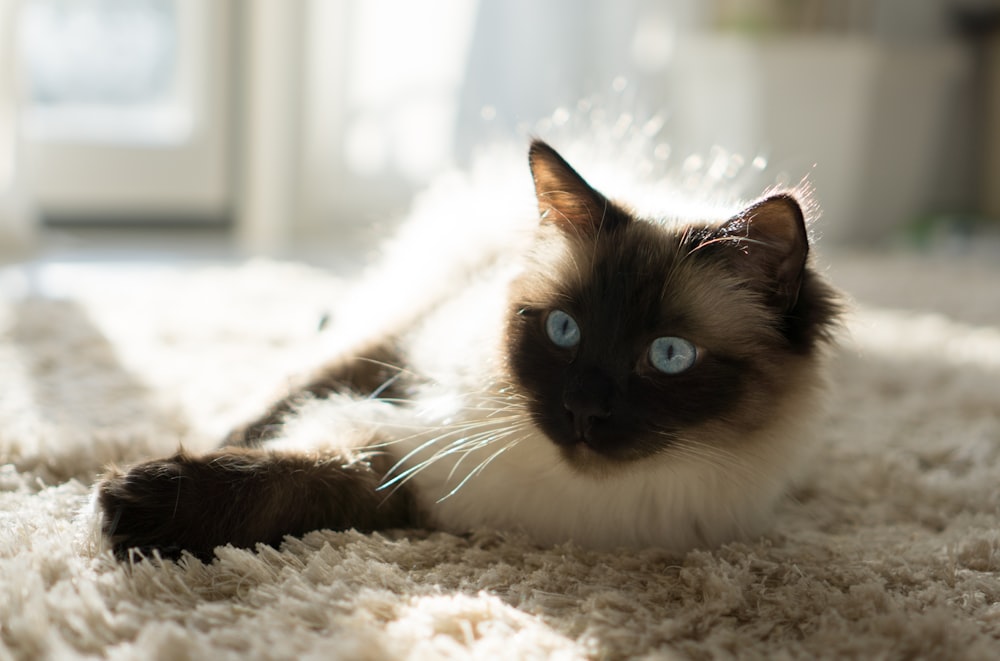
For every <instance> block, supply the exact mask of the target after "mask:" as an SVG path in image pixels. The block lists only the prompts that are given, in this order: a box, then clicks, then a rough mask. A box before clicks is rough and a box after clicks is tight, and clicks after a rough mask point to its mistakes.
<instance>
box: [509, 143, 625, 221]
mask: <svg viewBox="0 0 1000 661" xmlns="http://www.w3.org/2000/svg"><path fill="white" fill-rule="evenodd" d="M528 163H529V164H530V166H531V176H532V177H533V178H534V180H535V196H536V197H537V198H538V212H539V214H540V215H541V219H542V222H544V223H553V224H555V225H556V226H558V227H559V228H560V229H563V230H565V231H569V232H572V233H574V234H577V235H579V234H581V233H583V234H585V235H588V236H596V235H597V234H599V233H600V232H602V231H606V230H610V229H612V228H613V226H614V225H616V224H618V223H620V222H622V214H621V213H620V212H619V211H618V209H617V208H615V207H614V205H612V204H611V202H610V201H609V200H608V199H607V198H606V197H604V196H603V195H602V194H601V193H599V192H598V191H596V190H595V189H593V188H592V187H591V186H590V184H588V183H587V182H586V181H585V180H584V178H583V177H581V176H580V175H579V174H577V172H576V170H574V169H573V168H572V166H570V164H569V163H567V162H566V161H565V160H564V159H563V157H562V156H560V155H559V153H558V152H557V151H556V150H555V149H553V148H552V147H550V146H549V145H548V144H546V143H545V142H542V141H541V140H535V141H533V142H532V143H531V149H530V150H529V151H528Z"/></svg>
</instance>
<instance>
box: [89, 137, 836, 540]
mask: <svg viewBox="0 0 1000 661" xmlns="http://www.w3.org/2000/svg"><path fill="white" fill-rule="evenodd" d="M528 161H529V167H530V172H531V175H532V180H533V183H534V189H535V191H534V192H535V200H534V201H535V203H536V204H537V209H538V213H537V215H535V217H534V219H533V220H531V228H532V231H531V232H530V233H529V234H528V235H527V236H525V237H524V238H519V239H517V240H511V241H507V242H506V243H504V242H497V243H492V244H490V242H489V241H487V242H486V243H487V244H490V246H488V247H486V248H482V247H480V248H482V249H478V248H477V249H476V250H473V249H472V247H470V248H469V250H464V249H463V246H464V244H461V242H459V246H458V251H457V252H456V253H455V254H456V255H459V256H460V258H461V259H462V260H464V262H463V265H462V266H461V268H457V269H455V270H453V271H451V272H450V275H448V276H447V278H444V280H445V281H446V282H445V284H444V287H443V288H442V289H441V290H439V291H437V292H436V293H431V292H429V291H428V292H427V293H426V294H425V295H423V296H422V297H416V299H417V300H414V297H413V296H410V295H407V296H406V297H405V298H408V299H409V304H410V305H409V308H408V311H407V312H405V313H400V314H399V315H397V316H398V317H399V318H398V319H397V320H396V322H395V325H394V326H390V327H389V328H387V329H382V330H380V331H379V332H378V333H374V334H372V335H371V336H369V337H364V335H363V334H361V335H360V336H359V339H358V343H357V344H356V346H355V347H354V348H353V349H350V350H348V351H345V352H343V354H342V355H341V356H339V357H337V358H335V359H333V360H332V361H329V362H327V363H326V364H324V365H322V366H321V367H320V368H319V369H317V370H316V371H315V372H313V373H312V374H310V375H307V376H306V377H305V378H304V380H303V381H302V383H301V384H300V385H298V386H296V387H294V388H293V389H292V390H291V392H289V393H287V394H286V395H285V396H283V397H281V398H279V399H278V400H277V401H276V402H275V403H274V404H273V406H272V407H271V408H270V409H269V410H267V411H266V412H264V414H263V415H261V416H260V417H259V418H258V419H256V420H255V421H253V422H251V423H249V424H247V425H244V426H243V427H240V428H239V429H237V430H235V431H233V432H232V433H231V434H230V435H229V437H228V438H227V440H226V442H225V443H224V445H223V447H221V448H220V449H218V450H216V451H214V452H210V453H208V454H204V455H194V454H189V453H186V452H183V451H180V452H178V453H177V454H175V455H173V456H171V457H167V458H163V459H159V460H155V461H148V462H145V463H140V464H138V465H135V466H133V467H131V468H128V469H126V470H121V469H117V468H112V469H109V472H108V474H107V475H106V476H105V477H104V478H103V479H102V480H101V481H100V482H99V483H98V485H97V489H96V496H97V503H98V507H99V510H100V512H101V513H102V515H103V516H102V519H101V520H102V524H101V525H102V530H103V533H104V535H105V536H106V539H107V540H109V542H110V545H111V547H112V548H113V550H114V552H115V554H116V555H117V556H118V557H120V558H127V557H130V554H131V552H132V550H137V551H139V552H140V553H141V554H142V555H149V554H151V553H153V552H157V553H159V554H160V555H161V556H162V557H168V558H176V557H179V556H180V555H181V554H182V552H184V551H187V552H190V553H192V554H193V555H195V556H196V557H200V558H202V559H210V558H211V557H212V556H213V550H214V549H215V548H216V547H217V546H220V545H225V544H232V545H234V546H237V547H246V548H253V547H254V546H255V545H256V544H258V543H263V544H267V545H272V546H278V545H280V544H281V542H282V540H283V539H284V537H285V536H289V535H291V536H301V535H303V534H305V533H306V532H309V531H312V530H316V529H334V530H345V529H356V530H359V531H365V532H367V531H378V530H386V529H398V528H430V529H437V530H443V531H449V532H454V533H459V534H461V533H466V532H469V531H472V530H474V529H477V528H490V529H495V530H502V531H521V532H523V533H527V535H529V536H530V537H531V538H532V539H533V540H535V541H536V542H537V543H539V544H542V545H552V544H559V543H563V542H573V543H576V544H579V545H582V546H587V547H592V548H598V549H613V548H617V547H644V546H655V547H661V548H664V549H667V550H669V551H671V552H676V553H683V552H686V551H688V550H690V549H692V548H698V547H713V546H716V545H719V544H721V543H724V542H726V541H729V540H733V539H738V538H743V537H746V536H750V535H755V534H759V533H760V532H761V531H763V530H764V529H765V527H766V525H767V523H768V520H769V518H770V514H771V512H772V510H773V507H774V505H775V503H776V501H777V500H778V499H779V497H780V496H781V495H782V494H783V492H784V491H785V489H786V487H787V485H788V481H789V479H790V477H791V476H792V475H793V474H794V470H795V468H796V466H797V465H798V463H799V460H800V458H801V457H802V456H803V451H804V450H805V449H806V448H807V447H808V445H809V443H808V438H809V426H810V423H811V422H812V421H814V420H815V418H816V415H817V410H818V398H819V396H820V393H821V390H822V388H821V385H822V383H823V365H824V357H825V356H826V355H827V354H828V348H829V346H830V345H831V344H832V343H833V340H834V338H835V335H836V333H835V329H836V327H837V325H838V319H839V316H840V312H841V307H840V303H839V296H838V293H837V292H836V290H834V289H833V288H832V286H831V285H829V284H828V283H826V282H825V280H824V279H823V278H822V277H821V276H820V275H819V274H818V273H817V272H816V271H815V269H814V268H813V267H812V266H811V260H810V258H809V257H810V256H809V235H808V230H807V226H806V219H805V214H804V212H803V203H802V202H800V200H799V198H798V197H797V196H796V194H795V192H794V191H771V192H770V193H767V194H765V196H764V197H762V198H760V199H758V200H757V201H755V202H753V203H751V204H749V205H747V206H746V207H745V208H744V209H743V210H742V211H741V212H739V213H737V214H735V215H733V216H731V217H727V218H725V219H723V220H721V221H718V220H716V221H706V222H696V223H678V222H673V221H671V220H670V219H657V218H646V217H640V216H638V215H636V214H635V213H634V212H633V211H631V210H630V209H629V208H628V207H626V206H625V205H624V204H623V203H620V202H616V201H612V200H611V199H609V198H607V197H605V195H604V194H602V193H601V192H599V191H598V190H596V189H595V188H594V187H592V186H591V185H590V184H588V183H587V181H586V180H585V179H584V178H583V177H582V176H581V175H580V174H579V173H578V172H577V171H576V170H574V169H573V167H572V166H571V165H570V164H569V163H568V162H567V161H566V160H565V159H564V158H563V157H562V156H561V155H560V154H559V153H558V152H556V151H555V150H554V149H553V148H552V147H550V146H549V145H548V144H546V143H545V142H542V141H540V140H534V141H533V142H532V144H531V146H530V149H529V155H528ZM465 213H466V214H467V216H468V217H466V218H463V219H461V222H462V223H467V224H470V225H471V224H474V223H475V222H476V215H477V213H476V210H475V209H468V208H467V209H465ZM532 215H534V214H532ZM499 225H500V226H499V227H494V228H493V230H494V231H495V232H496V234H497V236H499V235H501V234H503V233H504V232H505V231H506V229H505V228H504V227H503V224H502V223H499ZM511 232H512V233H516V232H514V231H513V230H511ZM438 266H441V265H440V264H439V265H438ZM447 272H448V271H447V269H445V270H443V271H442V273H447ZM416 276H417V274H415V273H414V274H413V277H416ZM405 280H406V274H405V273H404V274H403V277H402V278H401V279H400V280H397V282H399V286H400V287H405V284H404V281H405ZM391 288H392V287H391V286H390V289H391ZM369 302H370V301H369Z"/></svg>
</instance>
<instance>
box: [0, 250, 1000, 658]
mask: <svg viewBox="0 0 1000 661" xmlns="http://www.w3.org/2000/svg"><path fill="white" fill-rule="evenodd" d="M825 262H826V263H829V264H831V276H832V279H833V280H834V281H835V282H836V283H837V284H839V285H841V286H842V287H844V288H845V289H847V290H848V291H850V292H851V293H852V294H853V295H854V298H855V300H856V306H855V310H854V313H853V314H852V318H851V321H850V322H849V327H848V331H847V333H846V335H847V337H846V339H845V342H844V346H843V348H842V349H841V350H840V351H839V352H838V354H837V357H836V361H835V364H834V366H833V373H832V376H833V383H834V389H833V392H832V393H831V407H830V412H829V413H828V414H827V417H826V423H825V424H824V425H823V428H822V432H821V439H820V441H819V448H818V453H817V457H816V462H815V465H814V467H813V470H812V473H811V475H810V478H809V479H808V480H807V481H806V482H805V483H804V484H803V486H802V487H800V488H798V489H797V490H796V491H795V493H794V494H793V497H792V498H790V499H789V500H788V502H787V503H785V504H783V505H782V507H781V508H780V511H779V512H778V515H777V517H776V520H775V525H774V528H773V530H772V531H771V532H770V534H769V535H768V536H766V537H765V538H762V539H756V540H748V541H746V542H744V543H736V544H730V545H728V546H725V547H723V548H720V549H715V550H706V551H697V552H693V553H690V554H688V555H687V556H685V557H670V556H668V555H666V554H664V553H662V552H660V551H657V550H656V549H649V550H646V551H640V552H619V553H597V552H591V551H588V550H584V549H580V548H575V547H573V546H561V547H558V548H539V547H536V546H534V545H532V544H531V543H530V542H529V541H527V540H525V539H522V538H519V537H516V536H501V535H497V534H493V533H490V532H486V531H483V532H480V533H477V534H475V535H471V536H469V537H455V536H451V535H443V534H428V533H415V534H411V535H392V536H381V535H361V534H356V533H353V532H346V533H334V532H324V531H320V532H315V533H311V534H309V535H307V536H306V537H305V538H304V539H301V540H289V541H288V542H287V543H286V544H285V545H284V546H283V547H282V548H281V549H280V550H274V549H263V550H261V551H260V552H259V553H252V552H248V551H243V550H234V549H226V550H223V551H221V552H220V553H219V556H220V557H219V558H218V559H217V560H215V561H214V562H212V563H211V564H207V565H206V564H202V563H201V562H199V561H197V560H194V559H192V558H187V559H185V560H183V561H181V562H180V563H179V564H165V565H160V564H156V563H149V562H147V563H140V564H137V565H135V566H131V567H130V566H125V565H122V564H119V563H117V562H115V561H114V560H112V558H111V556H110V554H109V553H108V552H107V551H106V550H103V549H102V548H101V546H100V544H99V543H97V542H96V541H95V537H94V536H93V531H92V528H91V523H92V519H90V518H88V517H87V516H80V512H81V511H82V510H86V507H87V503H88V497H89V490H90V487H91V484H92V482H93V480H94V479H95V476H96V475H97V474H98V472H99V471H100V470H101V467H102V466H103V465H104V464H106V463H108V462H113V461H114V462H130V461H135V460H139V459H143V458H148V457H153V456H158V455H162V454H165V453H169V452H171V451H173V450H174V449H175V448H176V446H177V445H178V444H179V443H183V444H184V445H185V446H186V447H189V448H193V449H198V448H203V447H209V446H210V445H211V444H212V443H213V441H214V439H215V438H217V437H219V435H221V433H222V432H223V431H224V430H225V429H226V428H227V427H228V426H229V425H230V424H232V423H233V422H235V421H236V420H239V419H240V418H242V417H243V416H244V415H247V414H248V413H250V412H252V411H253V410H254V409H255V408H256V407H258V406H259V405H260V404H261V403H262V402H263V401H264V400H265V399H266V397H267V396H268V394H269V392H270V389H271V387H272V386H273V385H274V384H275V382H276V381H275V380H276V379H278V378H280V376H279V375H280V374H282V372H283V369H284V366H285V365H286V364H287V363H288V362H294V361H296V360H299V359H301V356H299V355H297V354H298V352H299V347H301V346H303V345H304V344H307V343H308V340H309V339H310V337H311V336H312V335H313V333H314V332H315V326H316V320H317V319H318V317H319V315H320V313H321V312H322V310H324V309H325V308H326V306H327V305H328V303H330V302H331V301H335V300H336V296H337V294H338V292H339V291H340V288H341V284H340V283H339V281H338V280H336V279H335V278H334V277H332V276H330V275H328V274H325V273H323V272H321V271H317V270H313V269H310V268H307V267H304V266H297V265H294V264H284V263H274V262H251V263H248V264H244V265H241V266H231V267H212V268H209V267H201V268H193V267H187V268H179V267H178V268H152V267H133V268H126V267H123V266H117V267H109V266H99V265H92V266H87V265H76V266H68V265H64V266H59V265H48V266H46V267H32V268H8V269H6V270H2V271H0V287H2V289H0V291H2V292H3V298H2V299H0V464H2V468H0V638H2V642H0V659H36V658H74V657H85V656H86V657H91V656H93V657H107V658H112V659H118V658H123V659H124V658H137V657H142V658H152V657H155V658H172V659H196V658H212V659H222V658H244V657H252V658H310V657H324V658H356V659H373V660H374V659H403V658H419V659H424V658H468V657H477V658H546V659H547V658H556V659H576V658H666V659H673V658H717V657H722V658H725V657H740V658H815V657H840V656H853V657H859V658H914V657H926V658H937V659H944V658H949V659H955V658H982V659H995V658H1000V266H996V267H991V266H988V265H986V264H985V263H984V262H977V263H973V264H970V263H962V262H959V261H955V260H946V259H941V258H936V259H935V258H927V257H923V258H918V257H892V258H889V257H862V256H846V257H838V258H830V259H827V260H825ZM39 292H41V293H44V294H46V296H40V295H39Z"/></svg>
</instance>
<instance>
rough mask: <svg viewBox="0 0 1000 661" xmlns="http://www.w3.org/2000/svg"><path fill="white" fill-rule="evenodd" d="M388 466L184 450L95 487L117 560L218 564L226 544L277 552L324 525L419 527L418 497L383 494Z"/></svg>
mask: <svg viewBox="0 0 1000 661" xmlns="http://www.w3.org/2000/svg"><path fill="white" fill-rule="evenodd" d="M389 464H391V460H390V459H389V458H388V457H385V456H381V455H375V456H371V457H368V458H353V459H352V458H351V457H350V456H349V455H344V454H342V455H339V456H336V455H325V456H310V455H306V454H301V453H290V452H276V451H269V450H261V449H246V448H233V449H229V450H226V451H218V452H214V453H211V454H207V455H204V456H191V455H188V454H185V453H184V452H179V453H178V454H176V455H174V456H172V457H169V458H167V459H159V460H156V461H149V462H146V463H142V464H138V465H136V466H133V467H132V468H130V469H128V470H126V471H124V472H122V471H117V470H115V471H112V473H111V474H110V475H108V476H107V477H106V478H105V479H104V480H103V481H102V482H101V483H100V484H99V485H98V490H97V494H98V504H99V507H100V509H101V510H102V513H103V516H104V518H103V522H102V529H103V532H104V534H105V535H106V537H107V538H108V539H109V540H110V542H111V544H112V546H113V548H114V552H115V555H117V556H118V557H119V558H127V557H128V553H129V549H131V548H135V549H138V550H140V551H142V552H143V553H145V554H149V553H150V552H151V551H153V550H158V551H159V552H160V554H161V555H163V556H164V557H173V558H175V557H178V556H179V555H180V552H181V551H182V550H187V551H190V552H191V553H192V554H194V555H196V556H198V557H200V558H203V559H210V558H211V557H212V551H213V549H214V548H215V547H216V546H219V545H223V544H232V545H234V546H238V547H244V548H252V547H253V546H254V545H256V544H257V543H264V544H269V545H271V546H277V545H278V544H280V543H281V541H282V539H283V538H284V537H285V536H286V535H293V536H297V535H302V534H304V533H306V532H309V531H311V530H317V529H322V528H328V529H334V530H346V529H351V528H354V529H357V530H361V531H373V530H382V529H388V528H402V527H412V526H414V525H416V524H417V523H418V522H417V514H416V508H415V505H414V500H413V499H412V497H411V496H410V494H409V493H408V492H407V491H406V490H405V489H400V490H394V491H378V490H377V487H378V485H379V483H380V481H381V480H382V477H383V475H384V473H385V471H386V470H388V468H389Z"/></svg>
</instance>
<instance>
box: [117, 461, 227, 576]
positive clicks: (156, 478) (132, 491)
mask: <svg viewBox="0 0 1000 661" xmlns="http://www.w3.org/2000/svg"><path fill="white" fill-rule="evenodd" d="M195 473H196V470H195V467H194V465H193V463H192V460H191V459H190V458H189V457H186V456H185V455H183V454H177V455H175V456H173V457H170V458H168V459H159V460H156V461H150V462H147V463H143V464H139V465H137V466H134V467H132V468H130V469H128V470H127V471H125V472H124V473H115V474H112V475H110V476H108V477H107V478H105V479H104V481H102V482H101V483H100V484H99V485H98V487H97V489H98V504H99V507H100V509H101V511H102V512H103V514H104V520H103V522H102V525H101V528H102V532H103V533H104V535H105V536H106V537H107V539H108V540H109V541H110V542H111V545H112V548H113V550H114V553H115V555H116V556H117V557H118V558H121V559H127V558H128V557H129V550H130V549H136V550H137V551H139V552H140V553H141V554H143V555H146V556H149V555H152V553H153V551H158V552H159V553H160V555H161V556H162V557H165V558H171V559H176V558H178V557H179V556H180V555H181V552H182V551H183V550H188V551H190V552H192V553H193V554H195V555H197V556H200V557H202V558H210V557H211V555H212V548H214V547H213V546H212V545H211V544H212V542H213V541H214V540H212V539H211V536H212V534H211V532H212V531H211V529H210V526H209V525H208V524H209V521H207V520H206V517H205V515H206V514H207V513H208V509H210V508H208V507H206V505H205V504H204V503H201V504H200V501H201V499H202V496H203V494H201V493H199V492H200V491H201V488H200V485H199V484H198V480H197V479H196V477H197V476H196V475H195ZM199 505H200V506H199Z"/></svg>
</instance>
